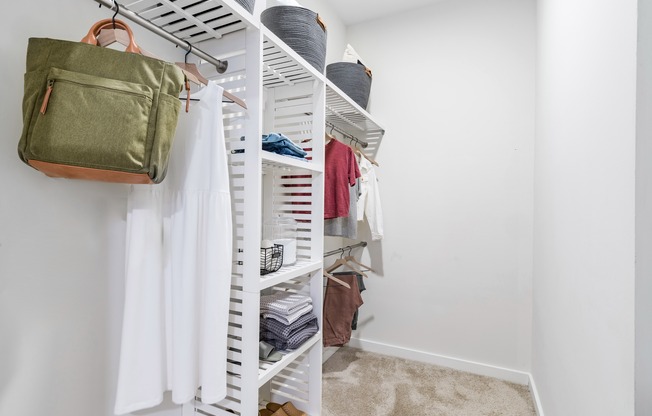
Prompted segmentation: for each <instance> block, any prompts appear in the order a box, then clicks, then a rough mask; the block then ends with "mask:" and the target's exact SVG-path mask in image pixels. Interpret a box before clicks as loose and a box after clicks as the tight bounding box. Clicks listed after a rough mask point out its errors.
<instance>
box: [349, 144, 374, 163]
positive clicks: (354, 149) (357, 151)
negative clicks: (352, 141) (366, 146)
mask: <svg viewBox="0 0 652 416" xmlns="http://www.w3.org/2000/svg"><path fill="white" fill-rule="evenodd" d="M349 147H350V148H351V149H353V152H354V153H355V154H356V155H358V156H360V157H364V158H365V159H367V160H368V161H369V163H371V164H372V165H376V166H378V167H380V165H379V164H378V162H376V161H375V160H373V159H372V158H370V157H369V156H367V155H365V154H364V152H363V151H362V150H360V149H358V148H357V147H356V146H349Z"/></svg>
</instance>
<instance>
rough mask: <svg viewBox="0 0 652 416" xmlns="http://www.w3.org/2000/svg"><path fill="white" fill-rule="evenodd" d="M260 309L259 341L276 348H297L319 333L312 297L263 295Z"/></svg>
mask: <svg viewBox="0 0 652 416" xmlns="http://www.w3.org/2000/svg"><path fill="white" fill-rule="evenodd" d="M260 310H261V315H262V317H261V320H260V339H261V341H265V342H268V343H270V344H271V345H273V346H274V347H275V348H276V349H279V350H292V349H296V348H298V347H300V346H301V344H303V343H304V342H306V341H307V340H308V339H309V338H310V337H312V336H313V335H315V334H316V333H317V332H318V331H319V325H318V322H317V317H316V316H315V314H313V313H312V299H311V298H310V296H307V295H301V294H298V293H292V292H278V293H275V294H273V295H266V296H261V297H260Z"/></svg>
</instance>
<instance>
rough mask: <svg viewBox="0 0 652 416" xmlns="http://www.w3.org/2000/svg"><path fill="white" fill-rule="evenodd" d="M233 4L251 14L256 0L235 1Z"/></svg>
mask: <svg viewBox="0 0 652 416" xmlns="http://www.w3.org/2000/svg"><path fill="white" fill-rule="evenodd" d="M235 2H236V3H238V4H240V6H242V7H244V8H245V10H247V11H248V12H249V13H253V11H254V4H255V3H256V0H235Z"/></svg>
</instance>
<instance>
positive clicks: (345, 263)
mask: <svg viewBox="0 0 652 416" xmlns="http://www.w3.org/2000/svg"><path fill="white" fill-rule="evenodd" d="M342 266H346V267H348V268H349V269H351V271H354V272H356V273H359V274H361V275H363V276H364V277H369V276H367V275H366V274H365V272H363V271H362V270H360V269H358V268H357V267H355V266H353V265H352V264H351V263H349V262H348V261H347V260H346V259H344V258H342V257H340V258H339V259H337V260H335V263H333V264H332V265H331V266H330V267H328V268H327V269H325V271H326V272H327V273H330V272H332V271H334V270H336V269H338V268H340V267H342Z"/></svg>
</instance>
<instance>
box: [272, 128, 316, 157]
mask: <svg viewBox="0 0 652 416" xmlns="http://www.w3.org/2000/svg"><path fill="white" fill-rule="evenodd" d="M263 150H266V151H268V152H274V153H278V154H281V155H289V156H296V157H300V158H305V157H306V155H307V154H308V153H306V152H305V151H304V150H303V149H302V148H300V147H299V146H297V145H296V144H294V142H292V140H290V139H289V138H287V137H286V136H284V135H283V134H280V133H270V134H264V135H263Z"/></svg>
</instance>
